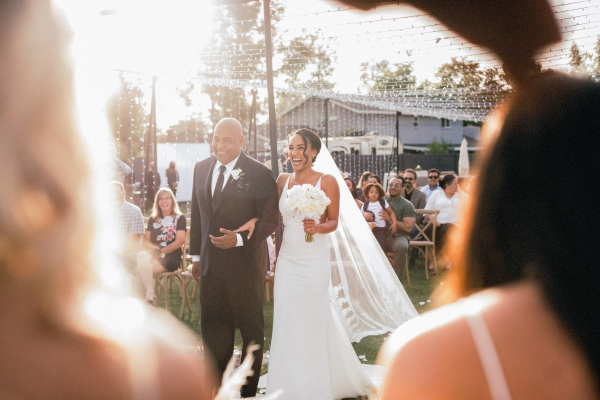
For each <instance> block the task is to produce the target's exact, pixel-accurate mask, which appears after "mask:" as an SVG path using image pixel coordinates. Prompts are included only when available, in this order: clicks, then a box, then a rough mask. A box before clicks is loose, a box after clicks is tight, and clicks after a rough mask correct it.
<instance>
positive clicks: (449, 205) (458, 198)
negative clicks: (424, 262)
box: [425, 174, 467, 271]
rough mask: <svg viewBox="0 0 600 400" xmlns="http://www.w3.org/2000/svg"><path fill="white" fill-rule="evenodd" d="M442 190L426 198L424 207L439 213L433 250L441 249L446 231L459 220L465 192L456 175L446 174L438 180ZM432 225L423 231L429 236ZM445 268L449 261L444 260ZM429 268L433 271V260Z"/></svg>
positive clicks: (428, 219)
mask: <svg viewBox="0 0 600 400" xmlns="http://www.w3.org/2000/svg"><path fill="white" fill-rule="evenodd" d="M440 187H441V188H442V190H437V191H435V192H434V193H433V194H432V195H431V196H430V197H429V200H427V204H426V205H425V209H427V210H438V211H439V212H440V213H439V214H438V216H437V219H436V221H435V225H436V230H435V252H436V255H437V253H439V252H440V250H442V248H443V247H444V244H445V240H446V234H447V233H448V231H449V230H450V229H451V228H452V227H453V226H456V224H457V223H458V221H459V218H460V216H461V213H462V208H463V202H464V197H465V196H467V195H466V194H465V193H463V192H460V191H459V187H458V178H457V177H456V175H452V174H449V175H446V176H444V178H443V179H442V180H441V181H440ZM432 219H433V215H431V214H430V215H427V216H426V220H427V221H431V220H432ZM432 231H433V227H432V226H430V227H429V228H428V229H427V230H426V231H425V232H426V233H427V234H428V236H429V237H431V234H432ZM445 267H446V269H450V262H446V265H445ZM429 270H431V271H433V270H434V267H433V261H431V264H430V265H429Z"/></svg>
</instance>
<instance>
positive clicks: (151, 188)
mask: <svg viewBox="0 0 600 400" xmlns="http://www.w3.org/2000/svg"><path fill="white" fill-rule="evenodd" d="M145 185H146V204H145V209H146V210H151V209H152V206H153V205H154V197H155V196H156V191H157V190H158V189H160V175H159V174H158V173H156V171H155V168H154V163H153V162H151V163H150V165H148V171H146V183H145Z"/></svg>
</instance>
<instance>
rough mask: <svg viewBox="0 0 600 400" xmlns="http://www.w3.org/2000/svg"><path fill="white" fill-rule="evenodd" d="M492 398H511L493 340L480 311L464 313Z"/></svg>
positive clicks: (500, 399)
mask: <svg viewBox="0 0 600 400" xmlns="http://www.w3.org/2000/svg"><path fill="white" fill-rule="evenodd" d="M465 319H466V320H467V323H468V325H469V328H470V329H471V335H472V336H473V341H474V342H475V348H476V349H477V353H478V354H479V360H480V361H481V366H482V367H483V372H484V373H485V377H486V379H487V383H488V387H489V389H490V393H491V395H492V399H493V400H511V397H510V391H509V390H508V385H507V383H506V377H505V376H504V371H502V364H500V359H499V358H498V353H497V352H496V347H495V346H494V341H493V340H492V336H491V335H490V331H489V330H488V328H487V325H486V324H485V320H484V319H483V317H482V316H481V314H480V312H476V313H472V314H471V313H469V314H465Z"/></svg>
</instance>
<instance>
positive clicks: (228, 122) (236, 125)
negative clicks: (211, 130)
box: [215, 118, 244, 137]
mask: <svg viewBox="0 0 600 400" xmlns="http://www.w3.org/2000/svg"><path fill="white" fill-rule="evenodd" d="M224 130H225V131H231V133H232V134H236V135H238V137H240V136H244V129H243V128H242V124H240V121H238V120H237V119H235V118H223V119H222V120H220V121H219V122H217V125H216V126H215V132H218V131H224Z"/></svg>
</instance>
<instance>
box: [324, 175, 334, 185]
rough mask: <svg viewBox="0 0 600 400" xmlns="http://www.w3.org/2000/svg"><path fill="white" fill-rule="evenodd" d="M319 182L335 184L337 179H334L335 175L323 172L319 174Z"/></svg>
mask: <svg viewBox="0 0 600 400" xmlns="http://www.w3.org/2000/svg"><path fill="white" fill-rule="evenodd" d="M321 183H325V184H329V185H333V184H335V185H337V179H335V176H333V175H330V174H323V175H321Z"/></svg>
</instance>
